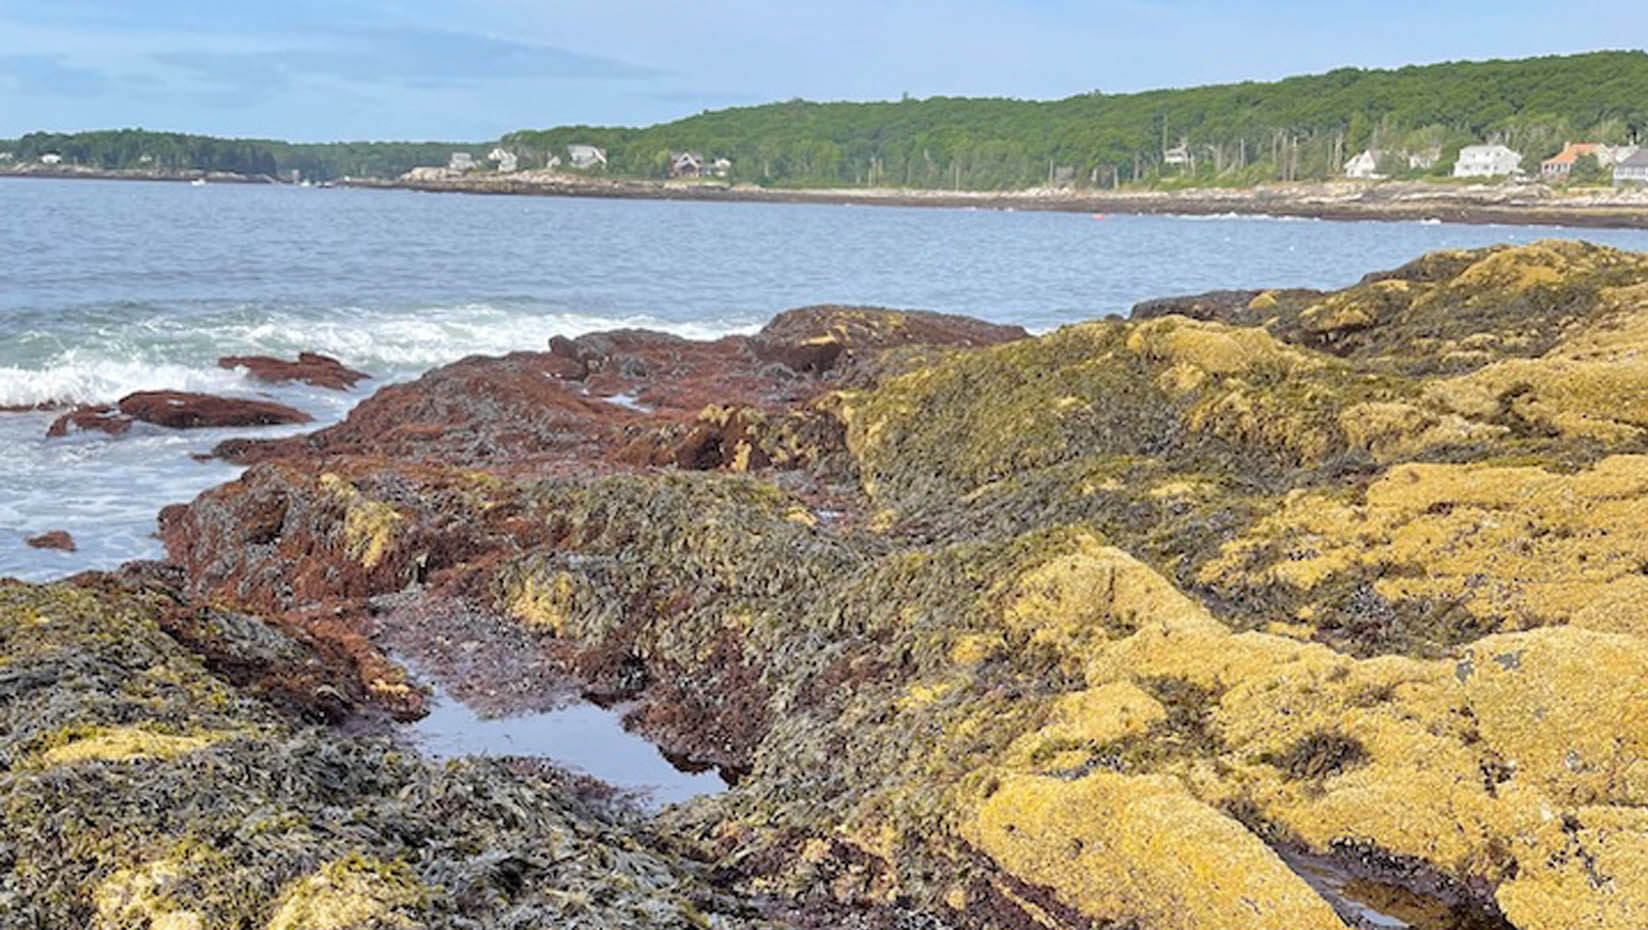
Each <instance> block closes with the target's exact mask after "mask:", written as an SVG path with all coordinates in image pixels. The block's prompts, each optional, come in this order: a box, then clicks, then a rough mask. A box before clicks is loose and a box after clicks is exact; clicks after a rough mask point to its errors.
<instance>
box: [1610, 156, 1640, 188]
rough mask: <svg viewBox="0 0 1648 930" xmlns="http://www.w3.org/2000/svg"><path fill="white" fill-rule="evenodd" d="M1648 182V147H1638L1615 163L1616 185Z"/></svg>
mask: <svg viewBox="0 0 1648 930" xmlns="http://www.w3.org/2000/svg"><path fill="white" fill-rule="evenodd" d="M1621 184H1648V149H1637V150H1636V151H1635V152H1632V153H1631V154H1630V155H1627V156H1626V157H1625V160H1624V161H1621V162H1618V163H1616V164H1615V165H1614V185H1615V186H1618V185H1621Z"/></svg>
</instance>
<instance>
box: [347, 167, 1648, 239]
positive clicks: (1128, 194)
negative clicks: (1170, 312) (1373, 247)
mask: <svg viewBox="0 0 1648 930" xmlns="http://www.w3.org/2000/svg"><path fill="white" fill-rule="evenodd" d="M339 184H340V185H341V186H347V187H362V188H391V189H405V190H419V191H428V192H457V193H469V194H526V195H540V196H564V197H613V198H630V199H645V200H709V201H735V202H755V203H829V204H859V205H868V206H902V207H973V208H977V209H988V210H1050V211H1062V212H1072V213H1091V214H1099V215H1106V214H1146V215H1181V216H1221V215H1224V214H1235V215H1248V216H1290V217H1305V218H1312V219H1326V220H1385V221H1403V220H1407V221H1436V222H1447V223H1477V224H1482V223H1501V224H1511V225H1551V226H1578V227H1592V228H1635V229H1641V228H1648V192H1645V191H1633V190H1595V189H1582V190H1576V191H1559V190H1556V189H1553V188H1551V187H1549V186H1546V185H1543V184H1457V183H1427V182H1399V181H1385V182H1378V183H1372V182H1361V181H1328V182H1304V183H1293V184H1265V185H1260V186H1258V187H1251V188H1197V189H1189V190H1179V191H1103V190H1097V191H1095V190H1076V189H1068V188H1047V189H1036V190H1026V191H941V190H913V189H901V188H822V189H805V188H788V189H787V188H766V187H757V186H755V185H751V184H737V185H734V184H727V183H724V182H704V181H648V180H637V179H610V178H600V177H589V176H586V175H575V174H568V173H565V172H557V171H523V172H518V173H515V174H507V175H499V174H475V175H469V176H465V177H462V178H455V179H446V180H440V179H411V178H401V179H397V180H383V179H360V178H356V179H351V180H347V181H341V182H339Z"/></svg>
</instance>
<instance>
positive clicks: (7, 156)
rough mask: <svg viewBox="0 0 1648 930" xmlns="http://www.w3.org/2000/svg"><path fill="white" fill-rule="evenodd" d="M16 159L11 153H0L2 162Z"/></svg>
mask: <svg viewBox="0 0 1648 930" xmlns="http://www.w3.org/2000/svg"><path fill="white" fill-rule="evenodd" d="M14 157H16V156H14V155H12V153H10V152H0V161H11V160H12V159H13V158H14Z"/></svg>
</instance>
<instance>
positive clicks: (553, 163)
mask: <svg viewBox="0 0 1648 930" xmlns="http://www.w3.org/2000/svg"><path fill="white" fill-rule="evenodd" d="M544 167H545V168H559V167H561V156H559V155H551V156H549V160H548V161H545V162H544Z"/></svg>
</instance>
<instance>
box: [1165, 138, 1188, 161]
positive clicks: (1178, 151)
mask: <svg viewBox="0 0 1648 930" xmlns="http://www.w3.org/2000/svg"><path fill="white" fill-rule="evenodd" d="M1162 164H1164V165H1188V164H1190V146H1189V145H1187V144H1185V143H1183V142H1180V143H1179V144H1178V145H1175V146H1173V147H1172V148H1170V149H1168V150H1166V151H1164V152H1162Z"/></svg>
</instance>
